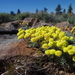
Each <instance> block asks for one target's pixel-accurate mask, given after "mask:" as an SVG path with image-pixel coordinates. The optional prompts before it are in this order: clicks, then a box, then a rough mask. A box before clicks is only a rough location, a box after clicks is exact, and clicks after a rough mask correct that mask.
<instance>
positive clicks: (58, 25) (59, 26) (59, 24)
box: [55, 21, 72, 28]
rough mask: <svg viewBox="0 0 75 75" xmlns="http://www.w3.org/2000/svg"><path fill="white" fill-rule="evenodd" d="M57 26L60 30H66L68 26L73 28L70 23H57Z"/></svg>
mask: <svg viewBox="0 0 75 75" xmlns="http://www.w3.org/2000/svg"><path fill="white" fill-rule="evenodd" d="M55 26H56V27H58V28H62V27H63V28H64V27H66V26H70V27H72V25H71V24H70V23H69V22H68V21H66V22H60V23H57V24H56V25H55Z"/></svg>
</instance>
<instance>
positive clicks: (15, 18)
mask: <svg viewBox="0 0 75 75" xmlns="http://www.w3.org/2000/svg"><path fill="white" fill-rule="evenodd" d="M29 16H30V13H29V12H26V13H21V14H17V15H16V16H14V18H13V20H23V19H24V18H26V17H29Z"/></svg>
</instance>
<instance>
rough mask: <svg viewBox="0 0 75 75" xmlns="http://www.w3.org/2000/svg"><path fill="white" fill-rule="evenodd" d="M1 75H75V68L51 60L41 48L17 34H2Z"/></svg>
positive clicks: (0, 47) (0, 43)
mask: <svg viewBox="0 0 75 75" xmlns="http://www.w3.org/2000/svg"><path fill="white" fill-rule="evenodd" d="M0 38H1V39H0V74H1V75H75V73H74V69H73V70H68V71H66V70H65V68H64V67H63V66H60V65H58V64H56V63H52V62H49V59H48V57H47V56H46V55H44V54H43V53H42V52H41V51H39V49H37V48H31V47H29V46H28V41H26V40H17V36H16V35H11V36H9V35H3V36H2V35H0Z"/></svg>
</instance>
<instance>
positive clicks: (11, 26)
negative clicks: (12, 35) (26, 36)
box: [5, 22, 15, 30]
mask: <svg viewBox="0 0 75 75" xmlns="http://www.w3.org/2000/svg"><path fill="white" fill-rule="evenodd" d="M8 29H10V30H11V29H15V28H14V26H13V25H12V24H11V22H8V23H6V24H5V30H8Z"/></svg>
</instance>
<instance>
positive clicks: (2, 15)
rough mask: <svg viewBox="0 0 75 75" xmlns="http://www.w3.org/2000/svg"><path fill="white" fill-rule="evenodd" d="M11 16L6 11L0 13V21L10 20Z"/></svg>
mask: <svg viewBox="0 0 75 75" xmlns="http://www.w3.org/2000/svg"><path fill="white" fill-rule="evenodd" d="M12 18H13V16H12V15H10V14H8V13H0V23H5V22H10V21H12Z"/></svg>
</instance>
